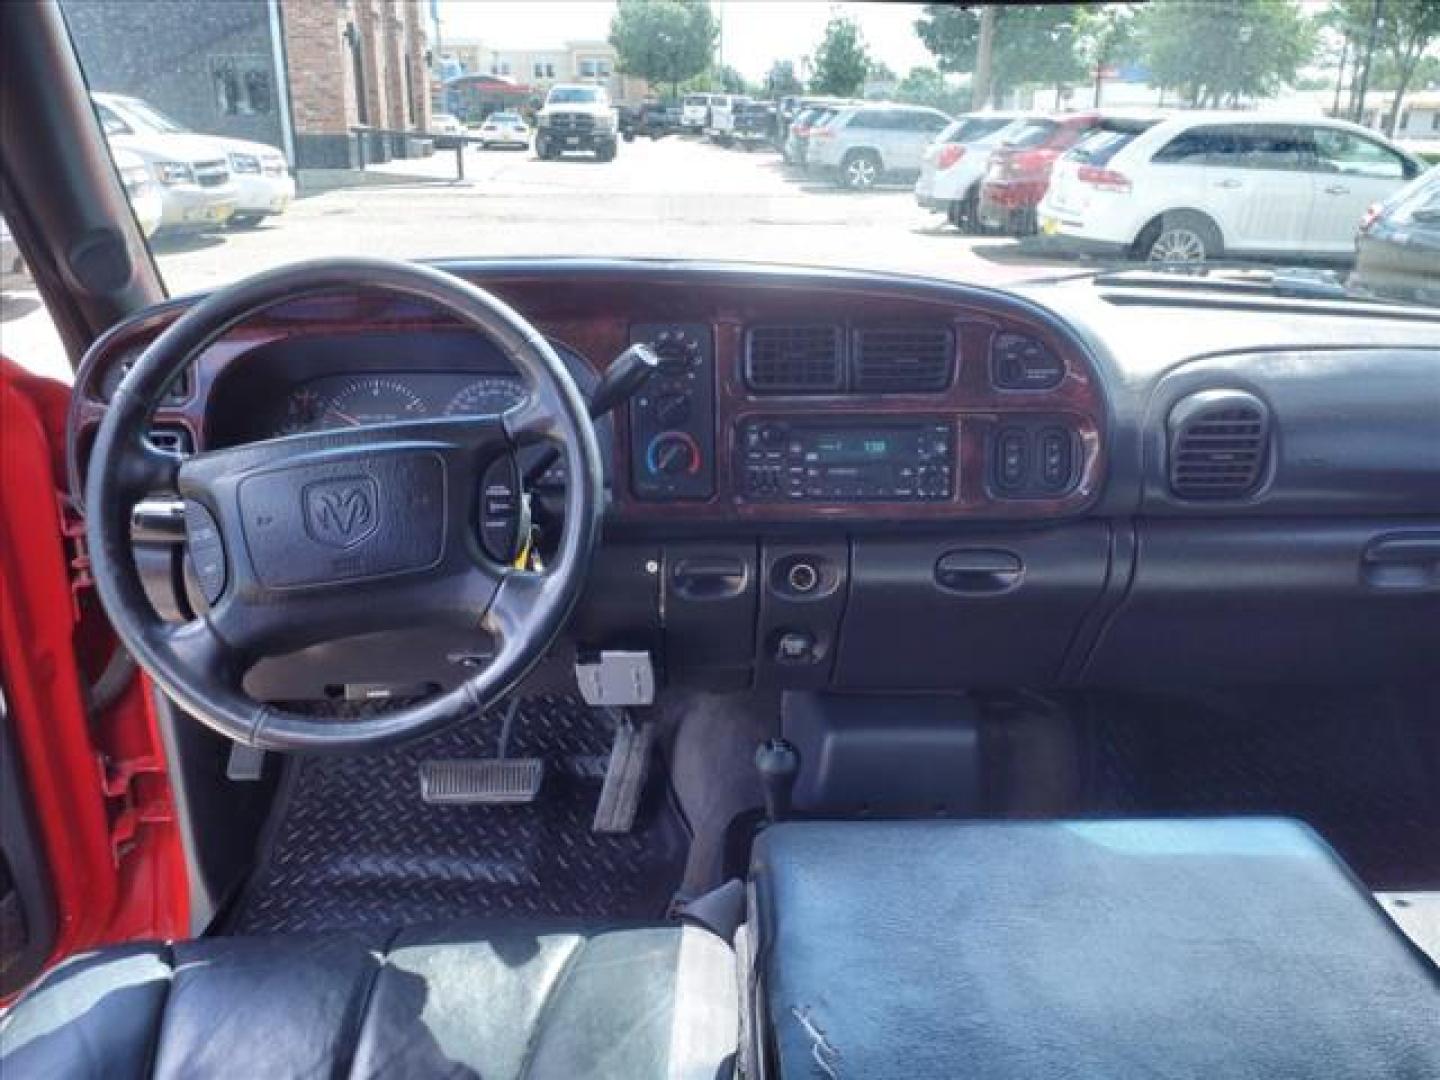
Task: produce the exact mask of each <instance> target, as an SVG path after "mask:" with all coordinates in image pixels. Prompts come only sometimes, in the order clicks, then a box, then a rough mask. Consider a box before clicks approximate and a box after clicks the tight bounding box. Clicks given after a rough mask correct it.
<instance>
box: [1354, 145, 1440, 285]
mask: <svg viewBox="0 0 1440 1080" xmlns="http://www.w3.org/2000/svg"><path fill="white" fill-rule="evenodd" d="M1350 285H1351V287H1352V288H1354V289H1355V290H1356V291H1359V292H1366V293H1372V294H1374V295H1376V296H1383V297H1387V298H1389V299H1394V300H1405V301H1411V302H1414V303H1420V304H1434V303H1440V165H1437V166H1435V167H1434V168H1432V169H1430V171H1429V172H1426V173H1423V174H1422V175H1421V176H1419V177H1417V178H1416V179H1415V180H1414V181H1412V182H1411V183H1409V184H1407V185H1406V186H1405V187H1403V188H1401V189H1400V190H1399V191H1398V192H1396V193H1395V194H1394V195H1392V196H1391V197H1390V198H1389V199H1387V200H1386V201H1385V202H1383V203H1379V204H1378V205H1376V206H1374V207H1372V208H1371V210H1370V212H1369V213H1368V214H1366V215H1365V220H1364V221H1362V222H1361V223H1360V233H1359V235H1358V236H1357V237H1356V239H1355V272H1354V273H1353V274H1352V275H1351V276H1350Z"/></svg>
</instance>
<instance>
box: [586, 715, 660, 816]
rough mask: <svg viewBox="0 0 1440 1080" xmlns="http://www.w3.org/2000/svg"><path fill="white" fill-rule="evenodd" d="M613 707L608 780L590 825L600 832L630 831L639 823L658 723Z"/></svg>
mask: <svg viewBox="0 0 1440 1080" xmlns="http://www.w3.org/2000/svg"><path fill="white" fill-rule="evenodd" d="M610 711H611V712H612V713H613V714H614V715H615V742H614V744H613V745H612V746H611V747H610V762H609V764H608V765H607V766H606V768H605V783H604V785H603V786H602V787H601V788H600V801H599V802H598V803H597V804H596V806H595V820H594V822H593V823H592V824H591V826H590V828H591V830H592V831H594V832H597V833H628V832H629V831H630V830H631V829H633V828H634V827H635V816H636V814H637V813H638V811H639V809H640V796H641V795H642V794H644V792H645V780H646V778H647V777H649V775H650V758H651V754H650V747H651V746H652V744H653V743H654V741H655V725H654V724H653V723H652V722H650V721H649V720H643V721H637V720H635V719H634V717H632V716H631V715H630V711H629V710H628V709H612V710H610Z"/></svg>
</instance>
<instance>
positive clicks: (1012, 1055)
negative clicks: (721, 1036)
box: [752, 819, 1440, 1080]
mask: <svg viewBox="0 0 1440 1080" xmlns="http://www.w3.org/2000/svg"><path fill="white" fill-rule="evenodd" d="M752 869H753V875H752V877H753V881H754V888H755V892H756V896H757V898H758V907H759V923H760V925H759V930H758V937H759V949H760V955H759V959H758V964H757V970H758V973H759V977H760V997H759V1000H758V1001H757V1009H758V1012H759V1015H760V1025H761V1026H762V1027H764V1028H768V1039H767V1040H766V1042H767V1049H768V1052H769V1053H770V1055H771V1056H772V1058H773V1059H775V1060H778V1063H779V1068H778V1070H777V1071H778V1072H779V1074H780V1075H782V1076H787V1077H788V1076H820V1077H829V1078H831V1080H834V1078H835V1077H852V1076H856V1077H858V1076H863V1077H866V1078H867V1080H887V1078H892V1077H893V1078H896V1080H901V1078H903V1080H924V1078H930V1077H934V1078H945V1080H951V1078H955V1077H965V1078H967V1080H1054V1078H1056V1077H1085V1078H1090V1077H1095V1078H1104V1080H1129V1078H1140V1077H1145V1078H1147V1080H1153V1078H1165V1080H1196V1078H1205V1077H1224V1078H1226V1080H1236V1078H1249V1080H1278V1078H1289V1080H1300V1078H1307V1080H1308V1078H1319V1077H1324V1078H1326V1080H1377V1078H1379V1077H1396V1078H1398V1077H1408V1078H1412V1080H1421V1078H1425V1080H1436V1078H1440V972H1437V969H1436V967H1435V965H1434V964H1433V963H1431V962H1430V960H1429V959H1428V958H1427V957H1426V956H1425V955H1424V954H1423V953H1421V952H1420V951H1419V950H1418V949H1416V948H1415V947H1414V946H1413V945H1412V944H1411V943H1410V942H1409V941H1408V940H1407V939H1406V938H1405V937H1404V936H1403V935H1402V934H1401V933H1400V932H1399V931H1398V930H1397V929H1396V927H1395V926H1394V924H1392V923H1391V922H1390V920H1389V918H1388V917H1387V916H1386V915H1385V914H1384V912H1383V911H1381V909H1380V908H1379V907H1378V906H1377V905H1376V903H1375V902H1374V900H1373V899H1372V898H1371V897H1370V895H1369V894H1368V893H1367V892H1366V891H1365V889H1364V888H1363V886H1361V885H1360V884H1359V883H1358V882H1357V881H1356V880H1355V878H1354V877H1353V876H1352V875H1351V874H1350V872H1349V871H1348V870H1347V869H1346V867H1345V866H1344V864H1342V863H1341V862H1340V861H1339V859H1338V858H1337V857H1336V856H1335V855H1334V853H1333V852H1332V851H1331V850H1330V849H1329V848H1328V847H1327V846H1326V845H1325V844H1324V843H1323V842H1322V841H1320V840H1319V838H1318V837H1316V836H1315V835H1314V834H1313V833H1312V832H1311V831H1310V830H1309V829H1307V828H1305V827H1304V826H1302V825H1299V824H1297V823H1294V822H1287V821H1279V820H1258V819H1250V820H1242V819H1233V820H1218V821H1114V822H1099V821H1092V822H1075V823H1063V822H1034V823H999V822H971V823H962V822H942V821H927V822H874V823H861V822H853V823H850V822H847V823H844V824H839V823H836V824H830V823H818V822H817V823H797V824H785V825H780V826H777V827H774V828H771V829H767V830H766V831H765V832H764V833H762V834H761V836H760V838H759V840H758V841H757V843H756V848H755V856H754V862H753V866H752Z"/></svg>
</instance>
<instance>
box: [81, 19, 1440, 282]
mask: <svg viewBox="0 0 1440 1080" xmlns="http://www.w3.org/2000/svg"><path fill="white" fill-rule="evenodd" d="M59 4H60V8H61V11H62V12H63V13H64V15H65V17H66V20H67V23H68V25H69V28H70V32H71V37H72V40H73V42H74V45H75V49H76V53H77V55H78V57H79V60H80V62H81V65H82V67H83V69H84V73H85V76H86V79H87V81H88V83H89V85H90V86H91V87H92V88H93V89H94V90H95V91H96V92H97V94H101V95H104V94H114V95H123V96H122V97H121V98H120V99H119V102H117V112H119V113H120V114H121V117H122V119H124V118H128V119H129V121H130V126H131V127H132V128H134V129H135V131H134V132H133V133H126V132H123V131H121V130H120V129H119V128H117V127H115V125H113V124H109V123H108V121H107V125H108V126H109V127H110V128H111V129H112V131H114V134H113V135H112V136H111V137H112V138H113V140H114V144H115V145H116V146H127V147H130V148H131V149H134V150H137V151H141V152H144V151H145V147H144V146H143V145H141V144H140V142H139V140H140V139H141V138H142V137H143V135H144V132H145V130H146V129H154V130H160V131H166V132H174V131H180V130H184V131H188V132H194V133H196V134H194V135H191V136H188V137H189V138H193V139H196V140H199V139H201V138H206V139H210V138H213V139H226V140H244V141H246V142H248V143H251V144H254V145H257V146H259V147H271V148H274V150H275V152H276V154H277V155H280V156H283V158H284V159H285V166H284V167H283V168H279V169H277V168H274V167H272V165H270V164H264V163H265V162H270V163H273V162H274V161H275V160H276V158H275V156H270V157H266V156H265V155H263V154H260V153H259V151H258V150H252V151H250V152H249V155H248V156H247V152H246V151H245V150H243V149H241V148H239V147H236V146H233V145H227V144H216V146H217V147H219V150H218V152H216V153H214V154H213V155H212V154H206V153H202V152H201V151H202V149H203V148H202V147H201V145H200V144H199V143H198V142H197V143H196V144H195V149H194V150H193V151H191V150H187V151H186V152H185V154H184V158H185V160H187V161H192V162H202V161H222V160H223V161H224V162H225V163H226V164H227V165H228V167H229V169H231V170H233V171H232V172H231V173H230V174H229V175H223V174H222V173H220V172H218V171H216V172H212V173H209V174H207V175H205V176H203V177H201V176H198V175H193V174H192V173H191V172H189V171H188V170H187V169H186V168H185V167H183V165H181V166H175V167H171V166H168V165H167V166H164V167H163V168H162V167H160V166H157V165H155V164H153V163H149V162H147V166H148V167H149V168H150V170H151V172H152V176H153V181H154V182H153V183H152V184H151V185H150V187H151V189H152V190H150V191H149V192H148V195H149V196H150V200H149V202H148V203H142V202H140V201H137V202H136V212H137V216H143V217H144V220H145V225H144V228H145V230H146V232H147V235H148V236H149V241H150V244H151V249H152V252H153V254H154V257H155V260H156V262H157V265H158V267H159V270H160V273H161V275H162V278H163V279H164V281H165V283H166V285H167V287H168V288H169V289H170V290H171V291H172V292H174V293H184V292H191V291H196V290H204V289H208V288H212V287H214V286H216V285H218V284H222V283H225V282H228V281H233V280H236V279H238V278H240V277H242V276H244V275H247V274H251V273H255V272H258V271H262V270H265V269H268V268H271V267H275V266H278V265H281V264H284V263H287V262H292V261H296V260H299V259H303V258H310V257H317V256H324V255H347V254H356V253H366V254H377V255H384V256H390V257H398V258H413V259H454V258H483V257H523V256H535V257H557V256H580V257H617V256H635V257H651V258H681V259H697V260H707V261H714V260H739V261H747V262H759V263H777V264H781V263H783V264H792V265H826V266H836V267H843V268H849V269H859V270H876V271H893V272H901V273H908V274H917V275H929V276H933V277H939V278H945V279H949V280H961V281H969V282H978V283H982V284H986V285H1004V284H1006V283H1011V282H1022V281H1026V280H1033V279H1042V278H1049V277H1054V276H1056V274H1057V273H1074V272H1087V271H1101V270H1114V269H1121V268H1125V267H1130V266H1137V265H1146V264H1151V263H1163V264H1172V263H1179V262H1191V263H1199V264H1215V265H1224V266H1230V265H1234V264H1240V265H1243V266H1246V267H1260V268H1263V269H1271V270H1277V269H1290V268H1293V267H1295V266H1305V267H1309V268H1312V269H1314V270H1316V271H1317V272H1322V273H1324V274H1328V275H1333V278H1334V280H1335V282H1336V283H1337V284H1338V285H1340V286H1344V285H1346V284H1347V282H1348V281H1349V280H1350V279H1351V277H1352V276H1358V277H1360V278H1363V277H1364V276H1365V275H1366V274H1367V272H1370V271H1367V266H1371V265H1372V260H1374V259H1376V258H1379V254H1380V253H1379V252H1378V249H1377V248H1376V247H1375V245H1376V244H1379V243H1382V242H1384V243H1389V244H1392V245H1394V244H1400V243H1402V242H1403V240H1402V239H1401V238H1400V236H1399V234H1398V233H1397V232H1396V231H1393V230H1392V231H1390V232H1388V233H1383V231H1382V232H1373V233H1372V232H1371V231H1366V230H1362V228H1361V224H1362V221H1366V220H1370V219H1373V216H1374V214H1375V213H1377V212H1378V211H1377V210H1376V208H1379V207H1382V206H1385V205H1387V204H1388V203H1389V201H1390V200H1392V199H1393V198H1394V197H1395V196H1396V194H1397V193H1398V192H1399V191H1400V190H1401V189H1402V188H1404V187H1406V186H1407V185H1408V184H1410V183H1412V182H1413V181H1414V180H1415V178H1416V177H1417V176H1419V175H1420V173H1421V172H1423V171H1424V170H1425V169H1426V168H1427V167H1428V165H1427V162H1426V158H1427V157H1428V158H1430V159H1432V160H1433V159H1440V29H1436V28H1434V27H1432V26H1431V25H1430V23H1429V22H1426V21H1425V19H1430V20H1431V21H1433V14H1432V12H1433V10H1434V8H1433V5H1425V4H1417V5H1406V4H1402V3H1400V2H1399V0H1383V2H1382V3H1380V4H1379V5H1378V6H1379V7H1380V8H1382V9H1383V11H1382V20H1381V22H1380V23H1379V24H1376V25H1378V27H1379V28H1378V29H1376V26H1372V21H1373V20H1372V19H1371V17H1370V15H1371V9H1372V7H1374V6H1376V5H1372V4H1371V3H1370V0H1354V2H1351V0H1224V2H1223V3H1222V2H1219V0H1216V2H1214V3H1210V2H1204V3H1202V2H1198V0H1152V2H1150V3H1130V2H1124V3H1121V2H1113V3H1108V2H1107V3H1083V4H1082V3H1056V4H1030V5H1025V4H1004V5H999V4H997V5H995V6H994V7H989V8H987V7H986V6H985V5H984V4H949V3H933V4H917V3H855V2H843V0H842V2H833V3H832V2H827V3H819V2H813V3H812V2H790V0H775V2H767V3H736V2H726V3H721V2H717V0H708V2H707V0H583V2H567V0H554V2H549V3H546V4H543V5H537V4H534V3H524V2H518V0H488V2H486V3H483V4H482V3H475V2H472V0H426V2H423V3H421V2H414V0H363V2H362V0H281V2H279V3H272V2H270V0H59ZM182 8H183V13H182ZM1392 9H1393V10H1392ZM1412 9H1413V10H1412ZM381 10H383V11H384V13H385V16H384V17H376V14H375V13H376V12H380V11H381ZM662 11H663V12H665V13H666V17H665V19H661V18H660V17H659V15H658V13H659V12H662ZM1422 16H1424V18H1422ZM667 20H669V21H667ZM982 23H983V24H984V26H983V29H984V33H982ZM1242 43H1243V47H1242ZM1402 46H1403V47H1402ZM1357 58H1358V59H1357ZM1367 65H1368V66H1367ZM745 102H753V103H754V107H753V108H752V107H749V106H745V107H742V104H743V103H745ZM121 103H123V109H122V108H121ZM667 104H668V105H669V106H670V107H669V108H666V107H665V106H666V105H667ZM681 104H683V105H684V106H685V108H683V109H682V108H680V107H679V105H681ZM547 105H562V106H564V105H575V106H592V107H591V108H585V109H579V108H577V109H573V110H565V109H561V110H558V111H556V112H553V113H552V112H551V111H550V110H547V109H546V108H545V107H546V106H547ZM596 105H602V106H614V108H608V107H607V108H594V107H593V106H596ZM447 117H454V118H455V120H456V121H457V122H458V127H456V126H450V127H449V128H448V129H442V127H440V126H437V125H439V124H442V123H445V122H446V120H445V118H447ZM837 117H839V118H841V119H842V120H843V122H838V123H837V122H836V119H837ZM1016 117H1019V119H1016ZM1082 118H1083V121H1084V122H1083V123H1082V122H1080V121H1081V119H1082ZM487 121H488V122H489V124H491V125H496V124H504V125H511V124H514V125H515V127H516V130H515V131H514V132H509V131H502V132H501V135H502V136H503V138H495V137H494V136H495V133H494V131H493V128H492V130H491V131H489V132H487V136H488V138H487V139H484V140H482V139H481V138H479V137H478V136H479V132H480V128H481V127H482V126H483V125H485V124H486V122H487ZM460 132H470V133H472V134H470V135H463V134H460ZM936 143H939V144H942V145H941V146H940V147H939V148H936V149H935V150H933V151H932V150H931V147H932V144H936ZM945 144H962V145H964V146H981V145H983V146H984V147H985V150H984V151H983V152H973V151H967V152H963V153H957V152H956V151H955V150H954V149H952V150H949V151H947V152H944V153H942V152H941V150H942V149H943V147H944V145H945ZM1077 144H1078V145H1077ZM1000 146H1003V147H1005V148H1007V150H1006V152H1003V153H992V150H993V149H995V148H997V147H1000ZM1027 149H1031V150H1038V151H1041V152H1040V153H1035V154H1024V153H1020V152H1023V151H1025V150H1027ZM1066 149H1069V150H1070V152H1069V153H1068V155H1067V154H1064V153H1063V151H1065V150H1066ZM1011 151H1014V152H1011ZM252 158H255V159H258V160H260V161H261V162H262V165H261V166H260V169H261V171H258V172H257V171H254V170H255V168H256V166H255V165H254V164H253V162H252ZM1017 158H1018V159H1019V162H1018V163H1017ZM1032 158H1033V159H1034V160H1033V161H1032V160H1031V159H1032ZM1022 165H1023V168H1022V167H1021V166H1022ZM156 207H158V209H156ZM1367 215H1368V217H1367ZM1382 235H1383V236H1384V237H1388V239H1384V240H1382ZM1392 254H1393V253H1392ZM1435 257H1436V256H1435V254H1434V253H1433V251H1432V250H1430V249H1428V248H1427V249H1425V250H1424V251H1423V252H1420V253H1419V254H1417V255H1416V259H1418V260H1419V262H1418V263H1416V262H1415V260H1413V259H1411V258H1410V257H1409V255H1408V254H1407V255H1406V257H1405V258H1404V259H1403V260H1401V261H1403V262H1404V263H1405V264H1406V265H1407V266H1408V265H1417V266H1418V267H1419V268H1420V270H1421V271H1424V272H1427V273H1434V274H1436V275H1437V276H1440V264H1436V263H1435V262H1434V261H1433V260H1434V259H1435ZM1385 261H1387V262H1394V261H1395V259H1393V258H1391V257H1390V256H1386V259H1385ZM1417 272H1418V271H1417ZM1372 293H1373V290H1372Z"/></svg>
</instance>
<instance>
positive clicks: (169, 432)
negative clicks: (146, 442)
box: [148, 424, 195, 457]
mask: <svg viewBox="0 0 1440 1080" xmlns="http://www.w3.org/2000/svg"><path fill="white" fill-rule="evenodd" d="M148 436H149V439H150V442H151V444H152V445H153V446H154V447H155V449H157V450H163V451H165V453H167V454H178V455H179V456H180V457H189V456H190V455H191V454H193V453H194V452H195V442H194V440H193V439H191V438H190V429H189V428H184V427H181V426H180V425H179V424H156V425H155V426H154V427H152V428H151V429H150V431H149V432H148Z"/></svg>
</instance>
